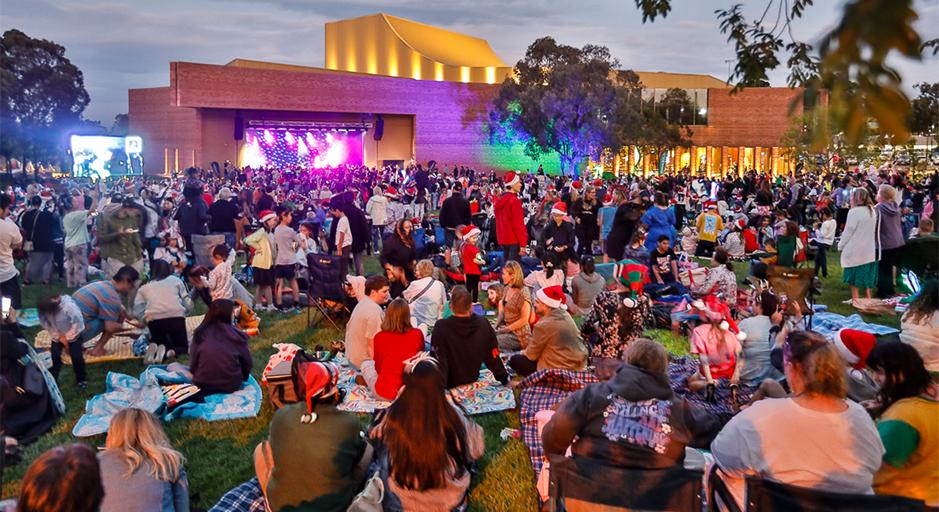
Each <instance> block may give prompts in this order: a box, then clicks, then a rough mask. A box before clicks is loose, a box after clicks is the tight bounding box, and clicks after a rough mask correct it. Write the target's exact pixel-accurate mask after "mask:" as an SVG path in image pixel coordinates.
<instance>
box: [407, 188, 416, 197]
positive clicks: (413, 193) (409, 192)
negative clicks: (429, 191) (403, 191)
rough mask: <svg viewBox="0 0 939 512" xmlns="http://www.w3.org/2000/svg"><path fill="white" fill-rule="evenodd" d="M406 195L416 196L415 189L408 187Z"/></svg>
mask: <svg viewBox="0 0 939 512" xmlns="http://www.w3.org/2000/svg"><path fill="white" fill-rule="evenodd" d="M407 193H408V195H409V196H416V195H417V188H415V187H408V189H407Z"/></svg>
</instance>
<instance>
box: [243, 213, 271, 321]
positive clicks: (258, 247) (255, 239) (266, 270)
mask: <svg viewBox="0 0 939 512" xmlns="http://www.w3.org/2000/svg"><path fill="white" fill-rule="evenodd" d="M258 217H259V220H260V221H261V227H260V228H259V229H258V230H257V231H255V232H254V233H252V234H251V235H249V236H248V238H245V245H247V246H248V247H251V248H252V249H254V257H253V258H252V259H251V277H252V279H253V280H254V284H255V285H257V287H258V289H257V292H255V295H254V304H255V307H256V309H259V310H261V309H263V310H266V311H273V310H274V309H275V308H274V293H273V288H274V256H275V253H274V248H275V247H276V245H274V244H273V243H271V237H272V236H273V235H272V234H271V232H272V231H273V229H274V226H275V225H276V224H277V214H276V213H274V212H272V211H270V210H262V211H261V212H260V213H259V214H258ZM264 299H267V305H266V306H265V305H264Z"/></svg>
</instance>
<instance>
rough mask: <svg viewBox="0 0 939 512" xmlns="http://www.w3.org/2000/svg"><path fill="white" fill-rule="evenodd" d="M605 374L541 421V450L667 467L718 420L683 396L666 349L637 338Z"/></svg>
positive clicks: (703, 444)
mask: <svg viewBox="0 0 939 512" xmlns="http://www.w3.org/2000/svg"><path fill="white" fill-rule="evenodd" d="M624 356H625V359H626V362H625V364H624V365H623V366H622V367H621V368H620V369H619V370H618V371H617V372H616V374H615V375H614V376H613V378H611V379H610V380H608V381H606V382H599V383H596V384H591V385H589V386H587V387H585V388H582V389H580V390H579V391H576V392H574V393H573V394H571V395H570V396H569V397H568V398H567V399H566V400H564V402H562V403H561V405H560V407H559V408H558V410H557V413H555V414H554V416H553V417H552V418H551V421H549V422H548V423H547V425H545V428H544V431H543V432H542V442H543V444H544V450H545V453H548V454H563V453H564V452H565V451H566V450H567V448H568V447H569V446H571V443H572V442H573V441H574V438H575V437H576V438H577V441H576V442H574V444H573V446H571V451H572V453H573V455H574V457H587V458H590V459H594V460H597V461H600V462H602V463H604V464H608V465H610V466H618V467H629V468H649V469H656V468H669V467H672V466H676V465H678V464H681V463H682V462H683V461H684V458H685V447H686V446H692V447H699V448H707V447H708V446H709V445H710V443H711V441H712V440H713V439H714V437H715V436H717V432H718V431H719V430H720V422H719V420H718V419H717V418H716V417H715V416H712V415H711V414H709V413H708V412H706V411H705V410H703V409H700V408H696V407H694V406H692V405H691V404H690V403H688V402H687V401H686V400H685V399H683V398H676V397H675V395H674V394H673V392H672V388H671V387H670V386H669V381H668V373H667V369H668V354H667V353H666V352H665V349H664V347H662V345H659V344H658V343H656V342H654V341H652V340H649V339H645V338H640V339H638V340H636V341H634V342H633V343H632V344H631V345H630V346H629V349H627V351H626V354H625V355H624Z"/></svg>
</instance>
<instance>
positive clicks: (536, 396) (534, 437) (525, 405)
mask: <svg viewBox="0 0 939 512" xmlns="http://www.w3.org/2000/svg"><path fill="white" fill-rule="evenodd" d="M598 381H599V379H598V378H597V376H596V375H594V374H593V373H590V372H588V371H579V372H575V371H571V370H557V369H550V370H541V371H538V372H535V373H533V374H531V375H529V376H528V377H526V378H525V379H524V380H522V381H521V382H519V383H518V386H517V387H518V389H520V390H521V394H520V395H519V398H518V400H519V403H520V404H521V409H520V411H519V420H520V422H521V425H522V442H524V443H525V446H527V447H528V454H529V457H530V458H531V465H532V467H534V468H535V474H536V475H538V474H540V473H541V465H542V463H543V462H544V449H543V448H542V447H541V438H540V437H538V421H537V420H536V419H535V414H538V412H539V411H544V410H547V409H553V408H554V406H556V405H557V404H559V403H561V401H563V400H564V399H565V398H567V396H568V395H570V394H571V393H573V392H574V391H577V390H578V389H580V388H582V387H584V386H586V385H587V384H591V383H593V382H598Z"/></svg>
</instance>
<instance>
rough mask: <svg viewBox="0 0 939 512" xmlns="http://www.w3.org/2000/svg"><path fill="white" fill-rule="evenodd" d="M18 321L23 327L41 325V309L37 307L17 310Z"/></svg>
mask: <svg viewBox="0 0 939 512" xmlns="http://www.w3.org/2000/svg"><path fill="white" fill-rule="evenodd" d="M16 323H18V324H20V325H21V326H23V327H36V326H37V325H39V310H38V309H36V308H26V309H20V310H18V311H17V312H16Z"/></svg>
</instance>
